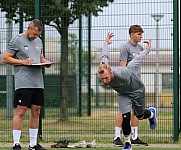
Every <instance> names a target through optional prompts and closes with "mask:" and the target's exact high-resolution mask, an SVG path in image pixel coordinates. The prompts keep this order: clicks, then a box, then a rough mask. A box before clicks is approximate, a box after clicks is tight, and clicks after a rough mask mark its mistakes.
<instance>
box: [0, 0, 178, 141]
mask: <svg viewBox="0 0 181 150" xmlns="http://www.w3.org/2000/svg"><path fill="white" fill-rule="evenodd" d="M100 2H101V1H99V0H98V1H92V2H89V1H86V0H85V1H82V2H81V3H80V2H79V1H77V2H68V1H67V3H66V2H65V3H62V2H58V1H53V0H44V1H33V0H30V1H18V0H17V1H10V0H6V1H0V4H1V5H0V7H1V12H0V33H1V34H0V50H1V52H2V53H3V51H4V50H5V49H6V47H7V43H8V41H9V40H10V39H11V38H12V37H13V36H14V35H16V34H18V33H22V32H24V31H25V30H26V28H27V24H28V22H29V21H30V20H31V19H32V18H35V17H36V18H37V17H38V18H39V19H40V20H41V21H42V22H43V24H44V31H43V33H42V35H41V38H42V40H43V43H44V55H45V57H46V58H47V59H49V60H51V61H52V62H54V64H53V65H52V67H51V68H46V69H44V71H43V73H44V81H45V106H44V107H43V108H42V110H41V119H40V124H39V136H40V138H42V139H43V140H45V141H58V140H63V139H69V140H72V141H78V140H82V139H88V140H90V139H96V140H97V141H101V142H105V141H106V142H112V140H113V138H114V128H115V122H116V115H117V114H118V112H119V108H118V102H117V94H116V93H115V92H114V91H113V90H111V89H110V88H105V87H103V86H102V85H101V83H100V81H99V79H98V77H97V68H98V65H99V61H100V54H101V49H102V46H103V42H104V40H105V37H106V35H107V33H108V32H113V33H114V34H115V36H114V38H113V44H112V45H111V46H110V49H111V53H110V57H111V62H110V63H111V65H112V66H115V65H119V53H120V46H121V45H122V44H123V43H125V42H127V41H128V40H129V33H128V29H129V27H130V26H131V25H133V24H138V25H141V26H142V28H143V29H144V34H143V39H142V41H141V43H140V44H143V41H144V40H147V39H151V40H152V51H151V53H150V54H149V56H148V57H147V58H146V59H145V61H144V63H143V64H142V72H141V73H142V80H143V82H144V83H145V86H146V106H147V107H149V106H155V107H156V108H157V112H158V127H157V128H156V129H155V130H150V129H149V127H148V122H147V121H146V120H144V121H140V123H139V131H138V134H139V137H142V138H144V140H145V141H149V142H150V143H154V142H155V143H166V142H172V141H173V134H174V133H175V132H174V129H175V128H174V121H175V120H174V107H173V102H174V99H173V79H174V78H173V66H174V63H173V54H174V49H173V47H174V45H173V39H174V36H173V34H174V33H173V18H174V17H173V8H174V7H173V1H172V0H146V1H145V0H137V1H134V0H122V1H120V0H115V1H114V2H112V3H111V2H107V3H108V5H106V4H105V3H104V2H103V1H102V3H100ZM97 6H99V7H97ZM65 8H67V9H68V11H66V9H65ZM95 8H97V9H95ZM99 9H102V10H103V11H102V12H98V11H97V10H99ZM12 14H15V15H12ZM143 46H144V44H143ZM177 48H178V47H177ZM0 73H1V74H0V128H1V130H0V133H1V136H0V137H1V140H0V141H3V142H8V141H12V117H13V111H14V108H13V106H12V103H13V94H14V81H13V67H12V66H9V65H5V64H2V63H1V62H0ZM65 78H66V81H67V82H64V79H65ZM65 91H66V92H65ZM176 111H178V110H176ZM28 113H29V112H27V113H26V116H25V117H24V119H23V130H22V140H21V141H28V140H29V134H28V122H29V121H28V120H29V114H28ZM175 119H177V121H178V122H179V120H178V118H175ZM175 134H178V133H177V132H176V133H175Z"/></svg>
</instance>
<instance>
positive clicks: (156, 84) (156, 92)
mask: <svg viewBox="0 0 181 150" xmlns="http://www.w3.org/2000/svg"><path fill="white" fill-rule="evenodd" d="M163 16H164V15H161V14H152V15H151V17H153V18H154V20H155V21H156V73H155V74H154V105H155V107H156V108H158V106H159V104H158V102H159V43H158V40H159V32H158V31H159V30H158V29H159V28H158V26H159V25H158V22H159V21H160V20H161V18H162V17H163Z"/></svg>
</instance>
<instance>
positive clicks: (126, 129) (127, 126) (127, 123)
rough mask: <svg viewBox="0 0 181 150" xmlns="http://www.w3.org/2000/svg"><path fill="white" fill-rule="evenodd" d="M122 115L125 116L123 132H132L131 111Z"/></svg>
mask: <svg viewBox="0 0 181 150" xmlns="http://www.w3.org/2000/svg"><path fill="white" fill-rule="evenodd" d="M122 117H123V123H122V129H123V134H124V135H129V134H130V133H131V126H130V119H131V112H128V113H125V114H123V115H122Z"/></svg>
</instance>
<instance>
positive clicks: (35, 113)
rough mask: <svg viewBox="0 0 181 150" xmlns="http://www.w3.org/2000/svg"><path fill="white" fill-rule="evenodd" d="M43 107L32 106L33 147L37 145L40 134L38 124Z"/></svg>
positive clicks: (30, 130) (31, 143) (30, 127)
mask: <svg viewBox="0 0 181 150" xmlns="http://www.w3.org/2000/svg"><path fill="white" fill-rule="evenodd" d="M40 108H41V106H37V105H32V106H31V112H30V125H29V132H30V146H31V147H33V146H35V145H37V134H38V124H39V115H40Z"/></svg>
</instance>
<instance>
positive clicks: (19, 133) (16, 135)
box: [13, 130, 21, 146]
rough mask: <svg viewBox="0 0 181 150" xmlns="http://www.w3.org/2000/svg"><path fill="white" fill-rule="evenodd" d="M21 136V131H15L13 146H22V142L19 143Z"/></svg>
mask: <svg viewBox="0 0 181 150" xmlns="http://www.w3.org/2000/svg"><path fill="white" fill-rule="evenodd" d="M20 136H21V130H13V141H14V144H13V146H14V145H15V144H16V143H18V144H20V142H19V140H20Z"/></svg>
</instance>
